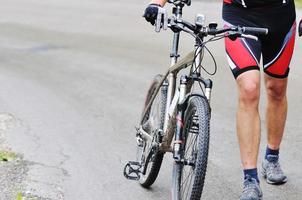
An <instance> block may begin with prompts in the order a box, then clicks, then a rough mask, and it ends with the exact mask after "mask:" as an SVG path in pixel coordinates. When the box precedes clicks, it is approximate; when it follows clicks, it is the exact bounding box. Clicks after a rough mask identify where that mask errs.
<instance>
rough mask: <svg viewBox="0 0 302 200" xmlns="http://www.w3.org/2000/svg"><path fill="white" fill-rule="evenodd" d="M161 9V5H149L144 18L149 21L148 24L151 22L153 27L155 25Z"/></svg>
mask: <svg viewBox="0 0 302 200" xmlns="http://www.w3.org/2000/svg"><path fill="white" fill-rule="evenodd" d="M159 8H161V6H160V5H159V4H149V5H148V7H147V8H146V9H145V13H144V15H143V17H144V18H145V19H146V20H147V22H150V23H151V24H152V25H154V24H155V21H156V19H157V15H158V10H159Z"/></svg>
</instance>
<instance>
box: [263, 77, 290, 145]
mask: <svg viewBox="0 0 302 200" xmlns="http://www.w3.org/2000/svg"><path fill="white" fill-rule="evenodd" d="M264 80H265V87H266V91H267V108H266V124H267V141H268V142H267V143H268V147H269V148H270V149H273V150H278V149H279V147H280V144H281V140H282V136H283V133H284V127H285V121H286V116H287V98H286V88H287V78H285V79H277V78H273V77H270V76H268V75H265V77H264Z"/></svg>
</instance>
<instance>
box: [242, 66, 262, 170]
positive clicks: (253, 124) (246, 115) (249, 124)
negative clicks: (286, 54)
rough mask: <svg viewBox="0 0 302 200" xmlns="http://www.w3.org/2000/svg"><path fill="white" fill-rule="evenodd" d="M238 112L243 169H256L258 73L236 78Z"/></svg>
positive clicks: (258, 121)
mask: <svg viewBox="0 0 302 200" xmlns="http://www.w3.org/2000/svg"><path fill="white" fill-rule="evenodd" d="M237 86H238V92H239V95H238V110H237V136H238V140H239V147H240V154H241V161H242V165H243V169H253V168H257V158H258V150H259V143H260V117H259V112H258V105H259V97H260V73H259V71H258V70H251V71H247V72H245V73H243V74H241V75H240V76H239V77H238V78H237Z"/></svg>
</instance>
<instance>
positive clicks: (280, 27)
mask: <svg viewBox="0 0 302 200" xmlns="http://www.w3.org/2000/svg"><path fill="white" fill-rule="evenodd" d="M227 1H228V0H225V1H224V4H223V13H222V17H223V20H224V22H225V26H237V25H240V26H249V27H261V28H268V31H269V33H268V35H266V36H258V40H257V41H256V40H253V39H247V38H237V39H236V40H235V41H232V40H231V39H229V38H226V39H225V46H226V52H227V58H228V62H229V65H230V68H231V69H232V72H233V74H234V77H235V78H237V77H238V76H239V75H240V74H242V73H243V72H246V71H249V70H259V69H260V67H259V66H260V64H259V63H260V58H261V55H262V61H263V70H264V72H265V73H266V74H268V75H270V76H272V77H275V78H286V77H287V76H288V73H289V64H290V61H291V58H292V54H293V50H294V44H295V35H296V12H295V4H294V0H286V1H281V0H278V1H277V0H274V3H270V4H265V5H263V4H261V5H257V4H256V5H255V4H249V6H248V7H246V6H243V5H242V4H240V3H236V2H227Z"/></svg>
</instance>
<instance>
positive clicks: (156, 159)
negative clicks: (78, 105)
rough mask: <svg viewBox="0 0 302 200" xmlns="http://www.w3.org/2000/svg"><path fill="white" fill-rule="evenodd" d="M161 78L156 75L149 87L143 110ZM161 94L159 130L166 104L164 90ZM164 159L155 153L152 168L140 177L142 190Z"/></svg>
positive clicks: (158, 153) (151, 181) (154, 178)
mask: <svg viewBox="0 0 302 200" xmlns="http://www.w3.org/2000/svg"><path fill="white" fill-rule="evenodd" d="M162 78H163V76H162V75H156V76H155V77H154V79H153V81H152V83H151V86H150V87H149V90H148V93H147V97H146V101H145V105H144V109H143V110H145V107H146V106H147V105H148V103H149V101H150V99H151V97H152V96H153V93H154V92H155V89H156V88H157V87H158V85H159V84H160V81H161V80H162ZM160 92H161V103H162V105H161V108H162V109H161V113H160V127H159V128H160V129H163V125H164V118H165V108H166V102H167V91H166V90H165V91H164V90H160V91H159V93H160ZM152 106H153V105H151V107H150V109H151V108H152ZM146 116H148V113H147V114H146ZM163 157H164V153H161V152H157V153H156V155H154V158H153V162H152V163H151V164H152V166H151V168H150V172H149V173H148V174H147V175H143V176H141V178H140V180H139V182H140V184H141V186H143V187H144V188H149V187H150V186H151V185H152V184H153V183H154V182H155V180H156V178H157V176H158V174H159V171H160V168H161V164H162V160H163Z"/></svg>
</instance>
